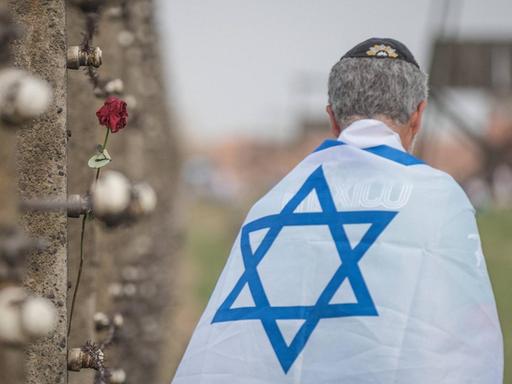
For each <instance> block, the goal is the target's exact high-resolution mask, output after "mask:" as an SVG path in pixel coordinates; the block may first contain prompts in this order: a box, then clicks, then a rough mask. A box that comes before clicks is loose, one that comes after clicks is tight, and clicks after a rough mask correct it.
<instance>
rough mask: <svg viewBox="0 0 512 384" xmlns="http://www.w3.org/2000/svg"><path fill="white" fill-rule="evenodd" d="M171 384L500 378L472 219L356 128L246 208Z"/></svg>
mask: <svg viewBox="0 0 512 384" xmlns="http://www.w3.org/2000/svg"><path fill="white" fill-rule="evenodd" d="M173 382H174V383H175V384H191V383H201V384H214V383H215V384H216V383H218V384H221V383H222V384H225V383H239V384H262V383H312V384H313V383H315V384H318V383H332V384H334V383H336V384H339V383H368V384H369V383H379V384H388V383H389V384H391V383H393V384H396V383H403V384H433V383H436V384H442V383H450V384H469V383H475V384H476V383H478V384H487V383H491V384H498V383H499V384H501V383H502V382H503V346H502V335H501V330H500V325H499V321H498V317H497V313H496V305H495V301H494V296H493V292H492V288H491V284H490V282H489V278H488V274H487V270H486V265H485V260H484V257H483V254H482V249H481V246H480V238H479V234H478V229H477V226H476V223H475V219H474V211H473V208H472V206H471V204H470V203H469V201H468V199H467V198H466V196H465V194H464V192H463V191H462V190H461V188H460V187H459V186H458V185H457V183H456V182H455V181H454V180H453V179H452V178H451V177H450V176H448V175H447V174H445V173H443V172H441V171H438V170H435V169H433V168H431V167H429V166H427V165H426V164H424V163H423V162H422V161H421V160H418V159H416V158H414V157H413V156H411V155H409V154H407V153H406V152H405V151H404V149H403V147H402V146H401V144H400V140H399V137H398V135H396V133H394V132H393V131H392V130H391V129H389V128H388V127H386V126H385V125H384V124H383V123H381V122H379V121H376V120H361V121H358V122H356V123H354V124H352V125H351V126H349V127H348V128H346V129H345V130H344V131H343V133H342V135H341V136H340V138H339V139H338V140H327V141H325V142H324V143H323V144H322V145H321V146H320V147H319V148H317V150H316V151H315V152H313V153H312V154H310V155H309V156H308V157H306V159H304V160H303V161H302V162H301V163H300V164H299V165H298V166H297V167H296V168H295V169H294V170H292V171H291V172H290V173H289V174H288V175H287V176H286V177H285V178H284V179H283V180H281V181H280V182H279V183H278V184H277V185H276V186H275V187H274V188H273V189H272V190H271V191H270V192H268V193H267V194H266V195H265V196H264V197H263V198H262V199H261V200H260V201H258V202H257V203H256V204H255V205H254V206H253V208H252V209H251V210H250V212H249V214H248V216H247V218H246V220H245V222H244V224H243V225H242V228H241V230H240V233H239V235H238V237H237V239H236V241H235V244H234V245H233V249H232V251H231V254H230V256H229V259H228V261H227V264H226V266H225V268H224V271H223V272H222V275H221V277H220V279H219V281H218V283H217V286H216V288H215V290H214V292H213V295H212V297H211V299H210V301H209V303H208V306H207V308H206V310H205V312H204V314H203V316H202V317H201V319H200V321H199V324H198V325H197V328H196V330H195V332H194V334H193V336H192V339H191V341H190V344H189V346H188V348H187V350H186V352H185V355H184V357H183V360H182V362H181V364H180V366H179V368H178V371H177V373H176V376H175V378H174V381H173Z"/></svg>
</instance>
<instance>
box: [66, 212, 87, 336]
mask: <svg viewBox="0 0 512 384" xmlns="http://www.w3.org/2000/svg"><path fill="white" fill-rule="evenodd" d="M86 221H87V213H85V214H84V216H83V217H82V230H81V231H80V265H79V267H78V275H77V277H76V283H75V289H74V291H73V299H72V300H71V310H70V311H69V325H68V337H69V335H70V333H71V322H72V321H73V311H74V310H75V301H76V294H77V293H78V287H79V286H80V278H81V277H82V268H83V265H84V235H85V222H86Z"/></svg>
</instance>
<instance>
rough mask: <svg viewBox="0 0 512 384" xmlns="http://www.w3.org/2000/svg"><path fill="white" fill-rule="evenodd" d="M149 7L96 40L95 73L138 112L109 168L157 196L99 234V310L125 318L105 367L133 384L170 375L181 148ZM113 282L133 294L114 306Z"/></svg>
mask: <svg viewBox="0 0 512 384" xmlns="http://www.w3.org/2000/svg"><path fill="white" fill-rule="evenodd" d="M153 7H154V5H153V1H152V0H131V1H129V2H127V8H126V13H125V14H124V17H122V18H121V19H110V18H107V16H104V17H103V19H102V21H101V23H100V25H99V34H98V37H97V38H96V40H95V41H96V42H97V44H98V45H99V46H100V47H101V48H102V50H103V65H102V67H101V68H100V71H99V72H100V74H101V75H102V76H103V77H113V78H115V77H119V78H121V79H122V80H123V82H124V85H125V94H126V95H133V96H135V99H136V102H137V105H136V108H135V109H134V108H130V107H129V111H128V112H129V114H130V116H129V119H128V126H127V127H126V128H125V129H124V130H122V131H120V132H119V133H116V134H114V135H111V138H110V139H109V152H110V154H111V155H112V158H113V161H112V163H111V164H110V165H109V166H108V168H109V169H115V170H119V171H121V172H123V173H125V174H126V175H127V176H128V177H129V178H130V179H132V180H135V181H147V182H148V183H150V184H151V185H152V186H153V188H155V190H156V193H157V196H158V206H157V210H156V212H154V214H152V215H151V216H150V217H148V218H147V219H144V220H143V221H142V222H140V223H136V224H135V225H133V226H132V227H129V228H122V229H116V230H112V231H103V230H102V231H101V232H99V233H98V258H99V262H100V264H101V268H100V275H99V279H100V283H99V286H98V308H99V309H100V310H102V311H105V312H110V313H111V312H112V311H118V312H121V313H122V314H123V315H124V317H125V326H124V327H123V329H122V331H121V333H120V335H119V339H118V340H117V341H116V342H115V343H114V345H113V346H112V348H111V349H109V350H108V351H106V356H107V357H108V365H109V366H112V367H116V368H117V367H119V368H123V369H125V371H126V372H127V382H130V383H165V382H169V379H170V377H169V376H170V374H171V372H168V371H167V370H163V371H164V372H163V373H161V372H162V369H161V367H162V366H164V365H166V363H167V364H168V362H166V361H163V360H162V356H163V355H162V349H163V348H165V346H166V345H167V344H168V340H166V336H167V335H168V330H169V329H170V327H171V325H172V324H169V322H168V321H167V320H168V316H167V315H168V312H169V310H170V308H171V307H172V304H171V302H172V295H171V292H172V290H173V281H174V276H175V274H176V270H175V269H174V268H173V265H174V257H175V256H176V248H177V239H176V224H175V223H176V217H175V216H174V204H175V200H176V189H177V180H178V152H177V149H178V144H177V142H176V134H175V131H174V125H173V124H172V120H171V119H170V116H169V113H168V105H167V104H166V92H165V89H164V88H163V84H164V81H163V73H162V68H161V62H160V54H159V53H160V52H159V49H160V46H159V45H158V38H157V36H156V33H155V30H154V27H155V26H154V22H153V11H154V8H153ZM121 31H125V32H124V33H123V35H124V36H125V37H126V36H127V33H129V34H132V36H133V38H134V39H133V42H132V43H131V44H128V45H127V46H121V45H119V43H118V36H119V33H120V32H121ZM126 41H129V39H125V42H126ZM112 283H116V284H121V285H122V286H123V287H124V288H125V293H133V295H127V296H124V297H122V298H119V299H113V298H112V297H111V296H109V295H108V294H107V293H108V292H109V285H110V284H112ZM133 288H135V289H134V290H133Z"/></svg>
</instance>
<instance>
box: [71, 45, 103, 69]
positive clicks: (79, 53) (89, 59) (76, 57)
mask: <svg viewBox="0 0 512 384" xmlns="http://www.w3.org/2000/svg"><path fill="white" fill-rule="evenodd" d="M101 61H102V60H101V49H100V48H99V47H96V48H92V49H90V50H87V49H83V48H81V47H79V46H78V45H73V46H71V47H69V48H68V52H67V67H68V68H69V69H80V67H96V68H98V67H99V66H100V65H101Z"/></svg>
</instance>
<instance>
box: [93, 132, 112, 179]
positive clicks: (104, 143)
mask: <svg viewBox="0 0 512 384" xmlns="http://www.w3.org/2000/svg"><path fill="white" fill-rule="evenodd" d="M109 133H110V129H109V128H108V127H107V133H105V140H103V147H102V151H104V150H105V149H106V148H107V142H108V134H109ZM100 171H101V168H98V169H97V170H96V181H98V178H99V177H100Z"/></svg>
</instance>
